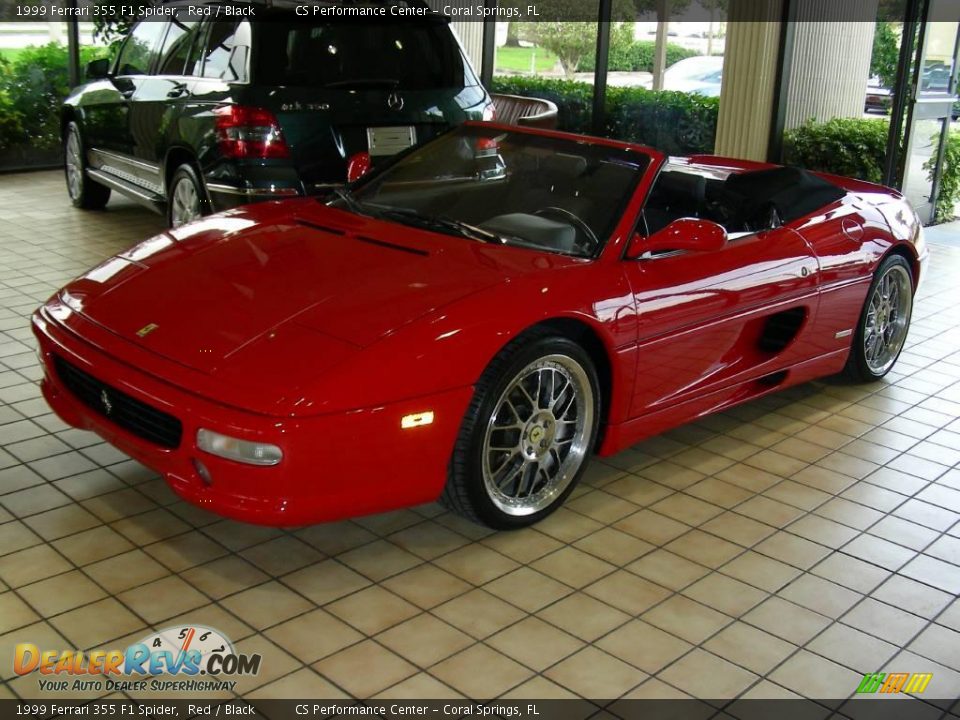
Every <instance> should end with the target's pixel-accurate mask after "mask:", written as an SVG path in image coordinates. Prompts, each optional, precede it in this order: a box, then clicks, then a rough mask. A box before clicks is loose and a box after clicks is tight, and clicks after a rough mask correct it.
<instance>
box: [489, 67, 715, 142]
mask: <svg viewBox="0 0 960 720" xmlns="http://www.w3.org/2000/svg"><path fill="white" fill-rule="evenodd" d="M493 92H497V93H506V94H509V95H525V96H527V97H537V98H543V99H545V100H550V101H552V102H554V103H556V105H557V109H558V114H559V117H558V124H559V127H560V129H561V130H567V131H569V132H576V133H587V134H589V133H592V132H593V126H592V123H591V120H590V114H591V110H592V108H593V86H592V85H590V84H589V83H582V82H573V81H570V80H559V79H554V78H527V77H509V76H500V77H495V78H494V79H493ZM719 108H720V101H719V99H718V98H706V97H702V96H700V95H688V94H686V93H681V92H672V91H669V90H661V91H653V90H646V89H645V88H631V87H608V88H607V103H606V123H605V126H604V132H603V134H604V135H606V136H607V137H613V138H618V139H620V140H627V141H630V142H636V143H642V144H645V145H651V146H653V147H655V148H657V149H658V150H662V151H664V152H667V153H670V154H675V155H686V154H691V153H709V152H713V143H714V138H715V136H716V133H717V113H718V111H719Z"/></svg>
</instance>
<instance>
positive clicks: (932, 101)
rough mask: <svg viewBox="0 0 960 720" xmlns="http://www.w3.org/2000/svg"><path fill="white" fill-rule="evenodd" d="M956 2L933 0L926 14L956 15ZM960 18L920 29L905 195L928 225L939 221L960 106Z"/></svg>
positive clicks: (908, 126) (904, 178)
mask: <svg viewBox="0 0 960 720" xmlns="http://www.w3.org/2000/svg"><path fill="white" fill-rule="evenodd" d="M955 3H956V0H930V1H929V3H928V4H927V8H926V13H925V14H924V17H925V18H938V17H940V18H942V17H949V16H950V15H951V13H950V9H951V8H952V7H953V8H955ZM958 37H960V22H946V21H942V20H932V21H930V20H928V21H926V22H924V23H922V25H921V28H920V38H919V48H918V55H917V63H916V65H915V69H914V76H913V83H912V86H913V93H912V95H913V97H912V98H911V100H910V107H909V115H908V120H907V133H906V152H905V153H904V157H903V174H902V176H901V177H903V193H904V195H906V196H907V198H908V199H909V200H910V203H911V204H912V205H913V208H914V209H915V210H916V211H917V214H918V215H919V216H920V219H921V220H922V221H923V222H924V223H929V222H933V220H934V213H935V205H936V197H937V190H938V188H939V185H940V174H941V166H942V165H943V155H944V148H945V146H946V140H947V135H948V133H949V132H950V126H951V123H952V122H953V118H954V113H958V114H960V105H956V109H955V103H956V101H957V98H956V90H957V87H956V85H957V50H958V44H957V41H958Z"/></svg>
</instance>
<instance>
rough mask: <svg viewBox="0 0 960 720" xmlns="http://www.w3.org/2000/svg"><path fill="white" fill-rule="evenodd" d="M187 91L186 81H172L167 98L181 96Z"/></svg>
mask: <svg viewBox="0 0 960 720" xmlns="http://www.w3.org/2000/svg"><path fill="white" fill-rule="evenodd" d="M186 93H187V84H186V83H174V84H173V88H172V89H171V90H170V92H168V93H167V97H168V98H178V97H183V96H184V95H186Z"/></svg>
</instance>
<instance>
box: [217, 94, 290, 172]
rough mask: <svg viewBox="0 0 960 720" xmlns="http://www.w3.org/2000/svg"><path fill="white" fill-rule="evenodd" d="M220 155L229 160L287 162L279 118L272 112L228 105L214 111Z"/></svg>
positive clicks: (287, 148) (287, 150)
mask: <svg viewBox="0 0 960 720" xmlns="http://www.w3.org/2000/svg"><path fill="white" fill-rule="evenodd" d="M213 115H214V123H215V127H216V133H217V145H218V146H219V147H220V152H221V153H222V154H223V155H224V156H225V157H228V158H255V159H266V158H288V157H290V148H289V147H287V143H286V141H285V140H284V139H283V133H282V132H281V131H280V123H278V122H277V117H276V116H275V115H274V114H273V113H272V112H270V111H269V110H264V109H263V108H257V107H246V106H244V105H227V106H226V107H221V108H217V109H216V110H214V111H213Z"/></svg>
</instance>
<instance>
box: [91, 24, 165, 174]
mask: <svg viewBox="0 0 960 720" xmlns="http://www.w3.org/2000/svg"><path fill="white" fill-rule="evenodd" d="M166 29H167V23H165V22H157V21H143V22H140V23H137V25H135V26H134V28H133V30H131V32H130V34H129V35H128V36H127V39H126V40H125V41H124V43H123V46H122V47H121V49H120V54H119V56H118V57H117V62H116V64H115V65H114V70H113V75H112V76H111V77H110V82H109V84H107V83H104V84H103V88H102V89H99V90H98V92H96V93H88V94H86V95H84V99H83V105H84V107H83V115H84V126H85V130H86V133H87V144H88V147H89V148H90V153H89V154H90V163H91V165H92V166H93V167H96V168H100V169H101V170H103V171H104V172H108V173H110V174H112V175H116V176H117V177H120V178H122V179H124V180H127V181H130V182H137V179H138V178H139V177H140V173H138V171H137V165H136V162H135V160H134V148H133V146H134V142H133V134H132V128H131V119H130V106H131V103H132V100H133V96H134V95H135V94H136V92H137V89H138V88H139V86H140V84H141V83H142V82H143V80H144V78H146V77H147V73H149V72H150V69H151V67H152V65H153V62H154V60H155V58H156V53H157V47H158V46H159V44H160V40H161V38H162V37H163V36H164V34H165V32H166ZM137 184H139V183H137Z"/></svg>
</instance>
